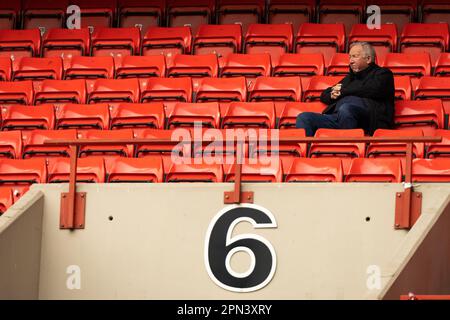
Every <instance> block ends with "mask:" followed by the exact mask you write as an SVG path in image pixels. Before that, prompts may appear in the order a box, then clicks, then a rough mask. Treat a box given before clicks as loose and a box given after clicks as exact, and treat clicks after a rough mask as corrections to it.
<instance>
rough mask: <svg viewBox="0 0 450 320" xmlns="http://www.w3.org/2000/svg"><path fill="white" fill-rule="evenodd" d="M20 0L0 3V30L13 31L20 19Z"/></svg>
mask: <svg viewBox="0 0 450 320" xmlns="http://www.w3.org/2000/svg"><path fill="white" fill-rule="evenodd" d="M20 4H21V0H9V1H2V2H0V30H6V29H14V27H15V26H16V24H17V21H18V20H19V17H20Z"/></svg>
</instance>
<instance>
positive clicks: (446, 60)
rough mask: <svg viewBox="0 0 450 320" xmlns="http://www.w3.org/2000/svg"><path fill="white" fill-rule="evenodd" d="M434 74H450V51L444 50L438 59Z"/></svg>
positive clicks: (442, 75)
mask: <svg viewBox="0 0 450 320" xmlns="http://www.w3.org/2000/svg"><path fill="white" fill-rule="evenodd" d="M433 75H434V76H435V77H448V76H450V53H447V52H442V53H441V54H440V55H439V58H438V60H437V61H436V66H435V68H434V72H433Z"/></svg>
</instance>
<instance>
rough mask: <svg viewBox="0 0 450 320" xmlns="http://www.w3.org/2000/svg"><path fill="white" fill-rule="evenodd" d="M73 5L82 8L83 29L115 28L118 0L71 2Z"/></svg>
mask: <svg viewBox="0 0 450 320" xmlns="http://www.w3.org/2000/svg"><path fill="white" fill-rule="evenodd" d="M71 3H72V4H75V5H77V6H79V7H80V8H81V27H82V28H92V29H94V28H98V27H104V28H110V27H112V26H113V23H114V15H115V11H116V0H95V1H92V0H71ZM91 33H92V32H91Z"/></svg>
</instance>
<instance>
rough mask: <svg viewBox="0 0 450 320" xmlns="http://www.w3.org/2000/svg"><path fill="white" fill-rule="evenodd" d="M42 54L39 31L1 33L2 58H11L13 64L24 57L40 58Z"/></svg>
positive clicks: (0, 49)
mask: <svg viewBox="0 0 450 320" xmlns="http://www.w3.org/2000/svg"><path fill="white" fill-rule="evenodd" d="M40 53H41V33H40V31H39V29H30V30H2V31H1V32H0V57H9V58H11V60H12V62H13V64H15V63H16V61H18V60H19V59H20V58H22V57H38V56H39V55H40Z"/></svg>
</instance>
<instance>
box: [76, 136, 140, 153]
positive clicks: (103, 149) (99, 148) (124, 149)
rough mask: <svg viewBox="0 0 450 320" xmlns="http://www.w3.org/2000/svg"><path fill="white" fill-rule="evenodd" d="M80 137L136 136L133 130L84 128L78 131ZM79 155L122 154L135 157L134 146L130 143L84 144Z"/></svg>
mask: <svg viewBox="0 0 450 320" xmlns="http://www.w3.org/2000/svg"><path fill="white" fill-rule="evenodd" d="M78 138H79V139H85V140H89V141H95V140H124V139H126V140H130V139H133V138H134V135H133V130H131V129H122V130H83V131H78ZM78 154H79V157H80V158H82V157H90V156H97V155H102V156H120V157H133V155H134V146H133V145H130V144H126V143H125V144H123V143H117V145H87V146H86V145H84V146H80V148H79V153H78Z"/></svg>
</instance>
